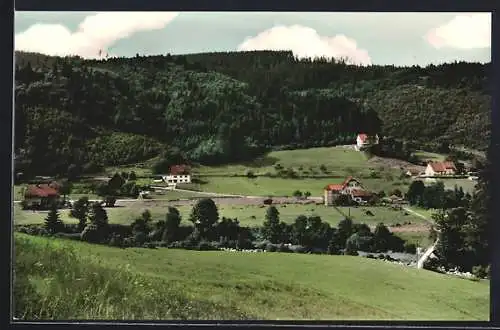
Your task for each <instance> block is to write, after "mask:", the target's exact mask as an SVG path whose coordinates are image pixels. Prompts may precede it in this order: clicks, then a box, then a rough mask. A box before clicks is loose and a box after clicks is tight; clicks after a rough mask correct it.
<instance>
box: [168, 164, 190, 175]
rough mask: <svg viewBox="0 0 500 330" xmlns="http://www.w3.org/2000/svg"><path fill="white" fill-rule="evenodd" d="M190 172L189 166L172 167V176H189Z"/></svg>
mask: <svg viewBox="0 0 500 330" xmlns="http://www.w3.org/2000/svg"><path fill="white" fill-rule="evenodd" d="M189 170H190V168H189V166H187V165H173V166H171V167H170V175H181V174H189Z"/></svg>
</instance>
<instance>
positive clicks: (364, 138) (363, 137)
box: [355, 133, 379, 151]
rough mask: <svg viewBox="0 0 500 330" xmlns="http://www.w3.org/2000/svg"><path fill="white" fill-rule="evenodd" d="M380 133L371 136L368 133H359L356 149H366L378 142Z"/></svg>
mask: <svg viewBox="0 0 500 330" xmlns="http://www.w3.org/2000/svg"><path fill="white" fill-rule="evenodd" d="M378 140H379V138H378V135H375V136H370V135H368V134H366V133H359V134H358V136H357V137H356V146H355V147H356V150H358V151H359V150H362V149H366V148H368V147H369V146H371V145H374V144H378Z"/></svg>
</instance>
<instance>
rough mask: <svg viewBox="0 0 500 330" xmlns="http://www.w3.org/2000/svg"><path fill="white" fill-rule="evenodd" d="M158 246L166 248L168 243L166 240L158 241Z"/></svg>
mask: <svg viewBox="0 0 500 330" xmlns="http://www.w3.org/2000/svg"><path fill="white" fill-rule="evenodd" d="M158 246H159V247H166V248H168V246H169V244H168V242H160V243H158Z"/></svg>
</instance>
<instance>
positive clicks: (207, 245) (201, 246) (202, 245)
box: [196, 241, 218, 251]
mask: <svg viewBox="0 0 500 330" xmlns="http://www.w3.org/2000/svg"><path fill="white" fill-rule="evenodd" d="M196 250H198V251H215V250H218V248H216V247H215V246H214V244H212V243H211V242H207V241H201V242H199V243H198V245H197V246H196Z"/></svg>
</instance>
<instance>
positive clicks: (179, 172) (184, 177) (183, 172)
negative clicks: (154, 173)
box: [162, 165, 191, 188]
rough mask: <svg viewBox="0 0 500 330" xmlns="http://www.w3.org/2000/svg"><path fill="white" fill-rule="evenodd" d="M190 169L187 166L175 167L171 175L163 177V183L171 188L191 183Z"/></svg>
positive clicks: (172, 168)
mask: <svg viewBox="0 0 500 330" xmlns="http://www.w3.org/2000/svg"><path fill="white" fill-rule="evenodd" d="M190 171H191V169H190V167H189V166H187V165H174V166H171V167H170V173H169V174H168V175H163V176H162V179H163V181H164V182H165V183H166V184H167V185H168V186H170V187H173V188H175V187H176V186H177V185H178V184H179V183H191V174H190Z"/></svg>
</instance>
